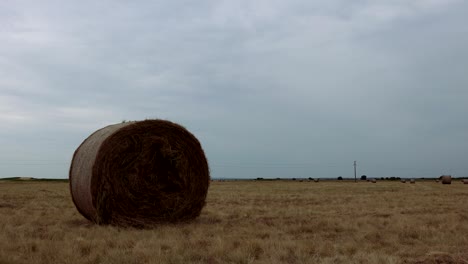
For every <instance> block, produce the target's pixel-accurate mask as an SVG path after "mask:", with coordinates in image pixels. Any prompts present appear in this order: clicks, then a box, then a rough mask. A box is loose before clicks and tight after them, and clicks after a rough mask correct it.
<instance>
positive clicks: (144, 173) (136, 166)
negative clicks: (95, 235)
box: [69, 120, 210, 227]
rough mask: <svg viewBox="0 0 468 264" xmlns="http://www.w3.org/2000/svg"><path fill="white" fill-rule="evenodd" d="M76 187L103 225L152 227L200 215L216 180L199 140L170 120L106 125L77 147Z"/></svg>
mask: <svg viewBox="0 0 468 264" xmlns="http://www.w3.org/2000/svg"><path fill="white" fill-rule="evenodd" d="M69 177H70V191H71V194H72V198H73V202H74V204H75V206H76V207H77V209H78V211H79V212H80V213H81V214H82V215H83V216H84V217H86V218H87V219H89V220H91V221H93V222H95V223H98V224H112V225H119V226H134V227H151V226H154V225H156V224H159V223H168V222H180V221H188V220H192V219H194V218H196V217H197V216H199V215H200V213H201V210H202V208H203V207H204V205H205V200H206V195H207V192H208V186H209V182H210V175H209V167H208V162H207V160H206V157H205V154H204V152H203V149H202V147H201V145H200V143H199V142H198V140H197V139H196V138H195V136H193V135H192V134H191V133H190V132H189V131H187V130H186V129H185V128H184V127H182V126H180V125H178V124H175V123H172V122H170V121H165V120H145V121H136V122H126V123H120V124H115V125H110V126H107V127H104V128H102V129H100V130H98V131H96V132H94V133H93V134H92V135H91V136H89V137H88V138H87V139H86V140H85V141H84V142H83V143H82V144H81V145H80V146H79V147H78V149H77V150H76V151H75V153H74V155H73V160H72V163H71V166H70V175H69Z"/></svg>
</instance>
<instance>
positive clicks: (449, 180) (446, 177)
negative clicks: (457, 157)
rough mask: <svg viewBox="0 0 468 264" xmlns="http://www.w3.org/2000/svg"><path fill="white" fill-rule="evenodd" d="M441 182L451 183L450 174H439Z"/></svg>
mask: <svg viewBox="0 0 468 264" xmlns="http://www.w3.org/2000/svg"><path fill="white" fill-rule="evenodd" d="M441 181H442V184H452V176H450V175H442V176H441Z"/></svg>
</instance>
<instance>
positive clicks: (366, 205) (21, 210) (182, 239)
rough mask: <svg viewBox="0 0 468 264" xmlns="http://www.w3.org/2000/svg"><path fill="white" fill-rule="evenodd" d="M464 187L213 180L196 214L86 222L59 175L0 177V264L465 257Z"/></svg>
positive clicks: (467, 207)
mask: <svg viewBox="0 0 468 264" xmlns="http://www.w3.org/2000/svg"><path fill="white" fill-rule="evenodd" d="M467 198H468V185H464V184H460V183H459V182H453V183H452V184H451V185H442V184H438V183H435V182H432V181H431V182H417V183H416V184H410V183H405V184H403V183H400V182H377V183H375V184H373V183H368V182H358V183H354V182H343V181H339V182H338V181H329V182H328V181H327V182H325V181H323V182H318V183H315V182H298V181H271V182H270V181H258V182H255V181H234V182H212V183H211V185H210V189H209V193H208V198H207V205H206V207H205V208H204V209H203V211H202V214H201V216H200V217H199V218H197V219H196V220H195V221H193V222H190V223H185V224H173V225H162V226H159V227H157V228H155V229H152V230H138V229H122V228H116V227H112V226H97V225H94V224H91V223H89V222H88V221H87V220H86V219H84V218H83V217H82V216H81V215H80V214H79V213H78V211H77V210H76V209H75V207H74V205H73V202H72V201H71V197H70V194H69V189H68V184H67V183H63V182H34V181H24V182H11V181H0V264H6V263H32V264H34V263H49V264H53V263H74V264H75V263H76V264H80V263H90V264H91V263H122V264H123V263H126V264H127V263H210V264H215V263H468V201H467Z"/></svg>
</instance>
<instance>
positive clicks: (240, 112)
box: [0, 0, 468, 177]
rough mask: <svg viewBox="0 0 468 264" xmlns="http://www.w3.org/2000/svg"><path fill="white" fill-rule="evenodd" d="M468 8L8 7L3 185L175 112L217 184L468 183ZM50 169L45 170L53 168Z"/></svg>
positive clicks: (296, 4) (2, 14)
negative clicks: (97, 136)
mask: <svg viewBox="0 0 468 264" xmlns="http://www.w3.org/2000/svg"><path fill="white" fill-rule="evenodd" d="M466 7H467V4H466V3H465V2H463V1H437V0H419V1H411V2H408V1H403V0H402V1H384V2H378V3H376V2H375V1H353V2H349V1H327V2H323V3H321V2H315V1H300V0H295V1H288V2H284V1H260V0H259V1H215V2H213V1H198V2H197V3H188V2H179V1H173V2H170V3H169V2H162V1H161V2H159V1H147V2H138V3H130V2H126V1H100V2H95V1H80V2H69V3H62V2H56V1H42V2H41V3H37V4H31V3H27V2H26V1H24V2H23V1H15V2H4V3H2V4H0V10H1V11H0V24H1V25H2V26H1V28H0V31H1V34H0V122H1V124H2V129H1V131H0V143H1V145H2V148H1V150H0V161H1V162H0V177H7V176H25V175H27V176H35V177H66V176H67V167H68V165H69V161H70V158H71V155H72V153H73V151H74V150H75V148H76V147H77V146H78V145H79V144H80V143H81V141H82V140H83V139H84V138H86V137H87V136H88V135H89V134H90V133H92V132H93V131H94V130H96V129H98V128H100V127H102V126H105V125H107V124H111V123H116V122H120V121H122V120H124V119H125V120H129V119H130V120H134V119H135V120H139V119H145V118H166V119H171V120H173V121H175V122H179V123H181V124H183V125H185V126H186V127H187V128H188V129H189V130H191V131H192V132H194V133H195V135H196V136H197V137H198V138H199V139H200V140H201V142H202V144H203V146H204V148H205V151H206V152H207V155H208V158H209V160H210V164H211V166H212V171H213V176H214V177H337V176H344V177H349V176H352V162H353V160H358V162H359V164H360V166H359V169H360V171H359V173H362V174H367V175H370V176H376V177H386V176H402V177H424V176H426V177H430V176H438V175H440V174H442V173H452V174H453V175H455V176H467V175H468V166H467V165H466V162H465V160H464V157H466V155H467V154H468V133H467V132H468V125H467V123H466V122H464V117H465V116H466V114H467V113H468V108H467V107H466V106H465V105H466V103H465V102H466V101H468V90H467V89H466V85H467V84H468V77H467V75H466V73H465V72H466V71H465V68H466V65H467V64H466V62H467V59H468V58H467V57H468V55H467V53H466V52H465V48H464V47H466V46H468V38H467V37H466V36H468V34H467V29H466V26H465V25H466V22H467V21H466V20H467V18H465V17H466V16H465V14H464V13H463V10H465V8H466ZM48 164H50V166H48Z"/></svg>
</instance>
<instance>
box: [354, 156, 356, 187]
mask: <svg viewBox="0 0 468 264" xmlns="http://www.w3.org/2000/svg"><path fill="white" fill-rule="evenodd" d="M354 182H357V178H356V161H354Z"/></svg>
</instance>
